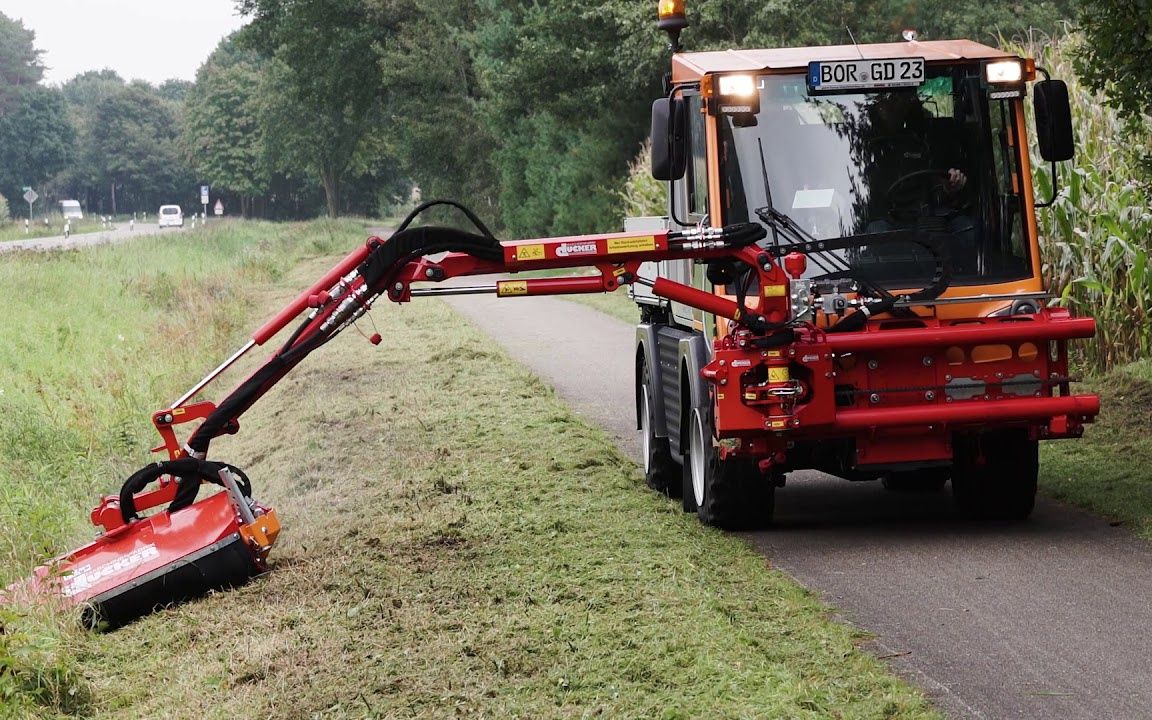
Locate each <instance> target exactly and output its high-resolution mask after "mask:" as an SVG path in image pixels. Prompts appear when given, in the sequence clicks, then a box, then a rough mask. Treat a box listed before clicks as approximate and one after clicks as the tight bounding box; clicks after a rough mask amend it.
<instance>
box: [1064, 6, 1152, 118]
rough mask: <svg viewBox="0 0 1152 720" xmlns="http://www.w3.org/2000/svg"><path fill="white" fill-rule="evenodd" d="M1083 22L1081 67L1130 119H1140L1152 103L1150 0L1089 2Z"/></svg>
mask: <svg viewBox="0 0 1152 720" xmlns="http://www.w3.org/2000/svg"><path fill="white" fill-rule="evenodd" d="M1080 25H1081V27H1082V28H1083V30H1084V35H1085V42H1084V44H1083V46H1082V48H1081V52H1080V59H1079V63H1078V69H1079V70H1080V72H1081V74H1082V75H1083V78H1084V80H1085V81H1086V82H1087V83H1088V84H1089V85H1090V86H1091V87H1092V88H1093V89H1095V90H1103V91H1104V92H1105V93H1106V94H1107V96H1108V98H1109V100H1110V101H1111V102H1112V103H1113V104H1114V105H1115V106H1116V107H1117V108H1118V109H1119V110H1120V112H1121V113H1122V114H1123V115H1124V116H1125V117H1126V118H1127V119H1129V120H1133V121H1141V120H1142V119H1143V118H1144V117H1146V116H1147V115H1148V109H1149V107H1150V105H1152V78H1150V77H1149V76H1148V62H1149V60H1152V2H1150V1H1149V0H1127V1H1126V2H1108V3H1085V4H1084V6H1083V7H1082V8H1081V14H1080Z"/></svg>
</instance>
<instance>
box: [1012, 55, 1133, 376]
mask: <svg viewBox="0 0 1152 720" xmlns="http://www.w3.org/2000/svg"><path fill="white" fill-rule="evenodd" d="M1078 42H1081V39H1080V38H1079V37H1078V36H1069V37H1066V38H1063V39H1058V40H1053V39H1050V38H1043V39H1037V38H1034V39H1032V40H1031V41H1030V42H1029V43H1027V44H1026V45H1024V46H1023V47H1020V48H1017V49H1018V50H1019V51H1021V52H1022V53H1024V54H1026V55H1030V56H1032V57H1035V58H1036V61H1037V64H1039V65H1040V66H1042V67H1044V68H1046V69H1047V70H1048V71H1049V72H1050V73H1051V74H1052V76H1053V77H1055V78H1061V79H1063V80H1064V81H1065V82H1067V83H1068V90H1069V95H1070V97H1071V98H1072V119H1073V127H1074V130H1075V134H1076V158H1075V159H1074V160H1073V161H1072V162H1071V163H1065V164H1063V167H1060V168H1059V170H1058V173H1059V180H1060V182H1059V184H1060V191H1059V194H1058V196H1057V198H1056V203H1055V204H1054V205H1053V206H1052V208H1049V209H1047V210H1045V209H1041V210H1038V211H1037V214H1036V220H1037V225H1038V227H1039V230H1040V242H1041V252H1042V253H1043V257H1044V272H1045V275H1046V279H1047V281H1048V286H1049V287H1050V288H1052V289H1053V290H1054V291H1055V292H1058V293H1059V294H1060V302H1061V303H1062V304H1064V305H1067V306H1069V307H1071V308H1073V309H1075V310H1076V311H1077V312H1079V313H1081V314H1086V315H1092V316H1094V317H1095V318H1096V320H1097V334H1096V337H1095V338H1094V339H1093V340H1091V341H1088V342H1085V343H1082V344H1078V349H1079V352H1080V353H1081V359H1082V361H1083V362H1082V366H1083V367H1084V369H1086V370H1089V371H1093V372H1102V371H1105V370H1108V369H1109V368H1112V367H1114V366H1117V365H1121V364H1124V363H1128V362H1131V361H1133V360H1136V359H1139V358H1141V357H1148V356H1149V355H1150V354H1152V268H1149V262H1148V260H1149V257H1148V255H1149V250H1150V249H1152V240H1150V237H1152V213H1150V212H1149V208H1148V200H1149V187H1148V186H1147V184H1145V183H1144V182H1142V181H1141V180H1140V178H1141V176H1142V173H1141V167H1140V165H1141V160H1140V149H1139V148H1137V147H1135V146H1134V141H1139V140H1138V138H1139V135H1138V133H1141V132H1142V133H1143V135H1144V136H1145V137H1146V136H1147V133H1148V131H1149V127H1148V126H1147V125H1146V124H1145V125H1144V126H1143V127H1142V128H1138V129H1134V128H1132V127H1131V126H1127V125H1126V124H1125V122H1124V121H1123V120H1122V119H1121V118H1120V116H1119V114H1118V113H1117V112H1116V110H1114V109H1113V108H1111V107H1109V106H1108V105H1107V104H1106V103H1105V99H1104V97H1103V95H1102V94H1100V93H1095V92H1093V91H1091V90H1090V89H1088V88H1087V87H1086V86H1084V85H1083V84H1082V83H1081V82H1080V80H1079V78H1078V77H1077V75H1076V71H1075V68H1074V66H1073V57H1074V55H1075V52H1076V44H1077V43H1078ZM1033 165H1034V168H1035V171H1034V175H1035V184H1036V194H1037V198H1039V199H1046V198H1050V197H1051V196H1052V173H1051V170H1050V167H1051V166H1050V165H1049V164H1047V163H1045V162H1044V161H1043V160H1042V159H1041V158H1040V156H1039V154H1038V152H1037V151H1036V149H1035V147H1033Z"/></svg>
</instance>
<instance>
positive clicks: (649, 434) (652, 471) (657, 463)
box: [639, 362, 681, 497]
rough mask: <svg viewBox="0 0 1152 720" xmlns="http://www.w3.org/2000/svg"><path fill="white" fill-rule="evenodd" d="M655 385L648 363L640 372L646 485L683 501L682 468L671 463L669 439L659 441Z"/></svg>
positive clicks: (641, 425) (641, 428) (662, 438)
mask: <svg viewBox="0 0 1152 720" xmlns="http://www.w3.org/2000/svg"><path fill="white" fill-rule="evenodd" d="M654 391H655V388H653V387H652V381H651V379H650V378H649V376H648V363H647V362H642V369H641V370H640V398H639V400H640V442H641V444H642V447H641V454H642V456H643V457H644V482H645V484H647V485H648V487H650V488H652V489H653V490H655V491H656V492H658V493H662V494H664V495H667V496H668V497H680V488H681V482H680V472H679V471H680V468H679V467H678V466H677V465H676V461H675V460H673V459H672V450H671V449H670V447H669V445H668V438H667V437H656V430H655V427H656V418H655V409H654V403H653V402H652V393H653V392H654Z"/></svg>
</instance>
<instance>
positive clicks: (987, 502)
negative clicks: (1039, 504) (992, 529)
mask: <svg viewBox="0 0 1152 720" xmlns="http://www.w3.org/2000/svg"><path fill="white" fill-rule="evenodd" d="M953 448H954V450H953V452H954V455H955V462H954V465H953V470H952V497H953V499H954V500H955V502H956V507H957V509H959V511H960V512H961V514H963V515H965V516H967V517H971V518H978V519H982V520H1006V521H1020V520H1025V519H1027V518H1028V516H1029V515H1031V514H1032V508H1033V507H1034V506H1035V504H1036V477H1037V475H1038V474H1039V471H1040V458H1039V443H1038V442H1037V441H1036V440H1031V439H1029V437H1028V432H1027V431H1026V430H1022V429H1021V430H997V431H994V432H986V433H971V434H963V435H957V436H956V440H955V442H954V443H953Z"/></svg>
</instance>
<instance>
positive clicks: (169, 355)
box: [0, 224, 362, 718]
mask: <svg viewBox="0 0 1152 720" xmlns="http://www.w3.org/2000/svg"><path fill="white" fill-rule="evenodd" d="M361 236H362V229H361V228H360V227H359V226H357V225H351V224H313V225H310V226H308V227H307V228H306V229H305V226H302V225H267V224H236V225H234V226H229V227H227V228H221V229H220V230H219V231H208V232H205V233H203V234H199V235H197V236H196V237H195V241H193V242H188V241H187V240H186V238H181V240H182V241H181V242H173V239H174V238H170V237H164V238H162V237H144V238H137V239H134V240H133V241H131V242H126V243H123V244H120V245H115V246H102V247H99V248H94V249H90V250H87V251H84V252H77V251H70V252H56V253H16V254H10V255H4V256H2V257H0V286H3V287H5V288H9V289H10V292H9V293H8V296H7V298H6V308H5V312H4V313H2V314H0V337H3V338H4V342H3V343H0V447H2V448H3V453H0V588H3V587H5V586H6V585H7V584H8V582H11V581H12V580H15V579H17V578H19V577H22V576H23V575H24V574H26V573H27V572H28V570H29V569H30V568H31V567H32V566H33V565H34V564H36V563H38V562H40V561H42V560H44V559H45V558H47V557H51V556H53V555H55V554H58V553H59V552H61V551H63V550H65V549H66V548H68V547H70V546H74V545H76V544H79V543H80V542H83V541H85V540H87V539H88V538H90V537H91V535H92V529H91V526H89V525H88V524H87V516H88V509H89V508H90V507H91V506H92V505H93V504H94V502H95V500H96V497H97V495H98V494H99V493H103V492H112V491H115V490H116V489H117V488H118V487H119V484H120V482H121V481H122V480H123V478H124V477H126V475H127V474H128V473H129V472H131V471H132V470H133V469H135V468H137V467H139V466H141V465H143V464H145V463H146V462H147V461H148V460H149V459H150V455H149V453H148V448H149V447H151V445H152V444H154V440H155V437H154V433H153V431H152V430H151V429H150V428H149V427H148V422H147V418H148V417H149V415H150V414H151V412H152V411H153V410H155V409H156V408H157V407H158V406H159V405H161V404H163V403H164V402H166V401H169V400H171V399H172V398H174V397H175V396H176V395H177V394H179V391H181V390H183V389H184V388H185V387H187V385H189V384H190V383H191V382H192V381H193V380H194V379H195V378H197V377H198V376H199V375H200V374H202V373H203V372H204V370H205V369H206V368H208V367H211V366H212V365H213V364H215V362H216V360H217V358H219V357H220V356H221V354H222V353H223V352H224V350H225V348H227V347H229V346H230V345H231V344H232V343H234V342H235V341H236V338H237V337H238V336H240V335H242V334H243V332H244V330H245V329H246V328H247V325H248V318H249V317H250V315H249V312H250V311H249V310H248V309H247V308H246V307H245V304H246V303H247V302H249V301H250V300H251V298H252V293H251V292H250V290H249V288H250V287H251V286H253V285H260V284H267V283H269V282H271V281H272V280H274V279H275V278H278V277H280V275H281V274H282V271H283V268H285V267H288V266H290V265H291V264H292V263H293V259H294V258H297V257H301V256H307V255H308V254H309V253H311V254H312V255H315V254H317V253H321V252H323V253H328V252H331V248H332V247H337V246H338V247H347V246H349V245H350V244H352V243H354V242H355V241H356V240H357V239H359V238H360V237H361ZM86 642H87V640H86V638H85V637H84V636H82V635H79V634H77V633H76V632H75V630H74V629H73V628H70V627H69V626H68V625H67V624H66V623H63V622H60V621H59V619H58V618H57V619H55V620H54V619H53V618H52V617H51V616H48V615H45V614H42V613H24V612H10V611H7V610H6V611H5V612H4V613H3V616H0V717H2V718H7V717H27V716H37V717H39V716H52V715H53V714H54V713H72V712H78V713H81V714H82V713H83V712H84V708H85V707H87V700H85V698H88V697H89V695H90V693H89V690H88V686H87V683H86V682H85V681H84V679H83V673H82V671H81V666H80V664H79V663H78V661H77V657H78V653H79V652H80V650H81V648H82V647H83V646H84V645H85V643H86Z"/></svg>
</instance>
